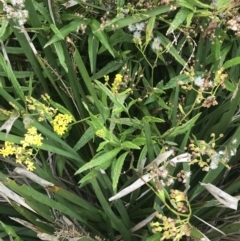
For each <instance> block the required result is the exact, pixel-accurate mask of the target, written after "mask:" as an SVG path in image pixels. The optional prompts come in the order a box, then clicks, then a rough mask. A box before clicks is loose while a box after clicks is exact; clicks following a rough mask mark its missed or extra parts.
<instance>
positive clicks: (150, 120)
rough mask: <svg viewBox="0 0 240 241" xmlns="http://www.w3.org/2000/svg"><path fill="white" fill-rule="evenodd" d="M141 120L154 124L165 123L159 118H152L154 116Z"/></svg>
mask: <svg viewBox="0 0 240 241" xmlns="http://www.w3.org/2000/svg"><path fill="white" fill-rule="evenodd" d="M143 120H144V121H146V122H155V123H163V122H165V121H164V120H163V119H160V118H158V117H154V116H144V117H143Z"/></svg>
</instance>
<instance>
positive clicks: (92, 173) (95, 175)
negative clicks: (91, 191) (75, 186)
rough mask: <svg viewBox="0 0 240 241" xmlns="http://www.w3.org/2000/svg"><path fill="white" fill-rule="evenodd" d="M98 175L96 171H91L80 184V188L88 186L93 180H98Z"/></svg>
mask: <svg viewBox="0 0 240 241" xmlns="http://www.w3.org/2000/svg"><path fill="white" fill-rule="evenodd" d="M96 177H97V174H96V171H91V172H89V173H88V174H87V175H85V176H84V177H83V178H81V180H80V181H79V182H78V183H80V188H81V187H83V186H85V185H86V184H88V183H89V182H90V181H91V180H92V179H93V178H96Z"/></svg>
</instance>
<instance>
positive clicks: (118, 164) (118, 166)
mask: <svg viewBox="0 0 240 241" xmlns="http://www.w3.org/2000/svg"><path fill="white" fill-rule="evenodd" d="M127 154H128V152H125V153H123V154H122V155H121V156H120V157H119V158H118V159H115V160H114V162H115V163H114V165H113V170H112V187H113V190H114V191H115V190H116V189H117V184H118V180H119V177H120V175H121V170H122V166H123V163H124V161H125V158H126V156H127Z"/></svg>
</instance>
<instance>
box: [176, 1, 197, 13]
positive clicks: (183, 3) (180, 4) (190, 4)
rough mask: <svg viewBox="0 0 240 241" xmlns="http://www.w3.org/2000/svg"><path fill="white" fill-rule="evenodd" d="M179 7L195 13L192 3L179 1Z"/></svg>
mask: <svg viewBox="0 0 240 241" xmlns="http://www.w3.org/2000/svg"><path fill="white" fill-rule="evenodd" d="M177 5H178V6H180V7H184V8H188V9H190V10H192V11H194V5H192V3H191V2H189V1H187V0H178V1H177Z"/></svg>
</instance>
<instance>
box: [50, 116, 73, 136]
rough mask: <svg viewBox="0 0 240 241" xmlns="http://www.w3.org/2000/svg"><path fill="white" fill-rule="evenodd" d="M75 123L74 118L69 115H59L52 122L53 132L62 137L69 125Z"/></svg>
mask: <svg viewBox="0 0 240 241" xmlns="http://www.w3.org/2000/svg"><path fill="white" fill-rule="evenodd" d="M72 121H73V118H72V116H70V115H67V114H57V115H56V116H55V118H54V119H53V120H52V121H51V124H52V125H53V130H54V131H55V132H56V133H57V134H58V135H59V136H62V135H63V134H64V133H65V132H66V130H67V127H68V125H69V123H71V122H72Z"/></svg>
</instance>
